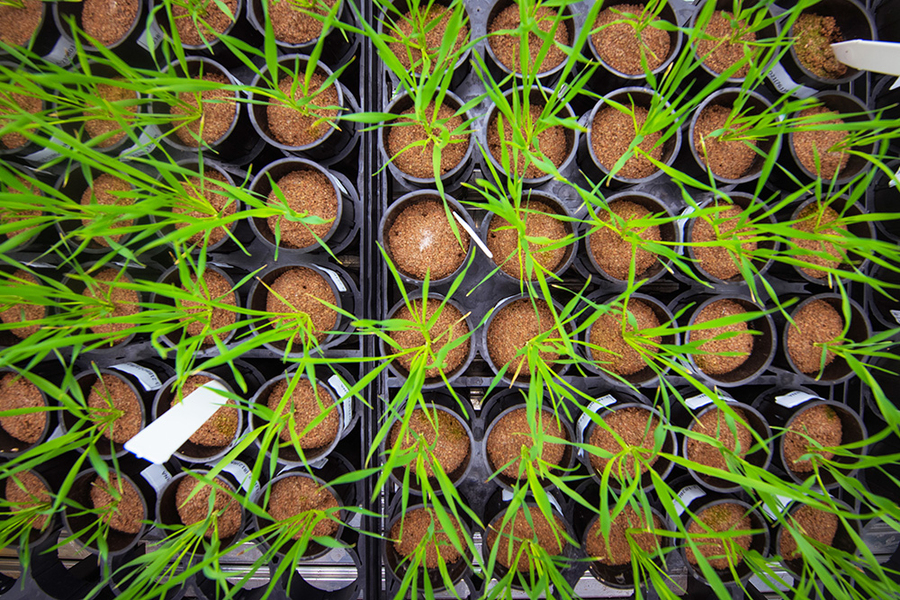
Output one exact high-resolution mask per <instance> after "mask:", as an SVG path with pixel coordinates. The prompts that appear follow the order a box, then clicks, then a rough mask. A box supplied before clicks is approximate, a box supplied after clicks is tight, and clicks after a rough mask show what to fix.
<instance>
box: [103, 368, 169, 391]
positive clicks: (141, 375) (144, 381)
mask: <svg viewBox="0 0 900 600" xmlns="http://www.w3.org/2000/svg"><path fill="white" fill-rule="evenodd" d="M110 369H115V370H116V371H122V372H123V373H128V374H129V375H131V376H133V377H134V378H135V379H137V380H138V381H139V382H140V384H141V387H143V388H144V389H145V390H146V391H148V392H151V391H153V390H158V389H159V388H161V387H162V382H161V381H160V380H159V377H157V376H156V373H154V372H153V371H152V370H150V369H148V368H147V367H144V366H141V365H139V364H137V363H132V362H128V363H119V364H117V365H113V366H111V367H110Z"/></svg>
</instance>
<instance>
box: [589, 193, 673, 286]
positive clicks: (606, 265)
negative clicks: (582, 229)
mask: <svg viewBox="0 0 900 600" xmlns="http://www.w3.org/2000/svg"><path fill="white" fill-rule="evenodd" d="M609 211H610V212H612V213H613V214H615V215H616V216H617V217H619V218H620V219H622V220H624V221H625V225H624V227H626V228H627V227H628V224H629V223H630V222H631V221H634V220H636V219H645V218H648V217H650V216H651V214H650V211H649V210H647V209H646V208H644V207H643V206H641V205H640V204H637V203H635V202H630V201H628V200H616V201H614V202H611V203H610V204H609ZM597 220H598V221H602V222H603V223H609V224H610V225H611V227H607V226H601V227H600V228H599V229H598V230H597V231H595V232H593V233H592V234H591V235H590V237H589V238H588V244H589V246H590V251H591V254H593V256H594V261H596V263H597V266H599V267H600V268H601V269H602V270H603V271H604V272H605V273H606V274H607V275H609V276H610V277H613V278H615V279H622V280H624V279H628V270H629V268H630V266H631V260H632V241H631V239H629V237H626V236H625V235H623V233H620V232H619V231H618V230H617V225H616V219H613V217H612V215H611V214H609V212H606V211H599V212H598V213H597ZM633 233H634V235H636V236H638V237H639V238H640V239H641V240H643V241H647V242H658V241H661V240H662V232H661V231H660V228H659V226H658V225H650V226H648V227H641V228H640V229H638V230H636V231H634V232H633ZM656 264H657V260H656V254H654V253H652V252H649V251H648V250H645V249H644V248H641V247H638V248H636V249H635V251H634V275H635V279H640V278H641V277H642V276H645V275H647V274H648V273H647V271H648V270H649V269H650V268H651V267H653V266H655V265H656Z"/></svg>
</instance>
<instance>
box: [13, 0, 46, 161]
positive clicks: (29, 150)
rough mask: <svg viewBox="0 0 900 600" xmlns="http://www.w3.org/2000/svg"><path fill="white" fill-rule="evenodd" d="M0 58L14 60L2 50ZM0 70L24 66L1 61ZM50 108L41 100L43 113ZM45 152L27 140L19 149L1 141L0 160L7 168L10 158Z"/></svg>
mask: <svg viewBox="0 0 900 600" xmlns="http://www.w3.org/2000/svg"><path fill="white" fill-rule="evenodd" d="M42 6H43V11H44V13H45V17H44V21H46V20H47V18H46V13H47V11H49V10H50V8H49V7H48V5H47V4H42ZM53 28H54V30H55V29H56V26H55V25H53ZM0 57H2V58H12V57H7V56H6V55H4V54H3V51H2V50H0ZM0 68H2V69H9V71H10V72H12V73H15V72H17V71H22V70H23V65H21V64H18V63H17V62H12V61H10V60H2V61H0ZM3 79H4V83H6V82H7V78H6V77H3ZM22 91H23V92H27V90H22ZM12 99H13V98H10V101H11V100H12ZM49 108H50V103H48V102H47V101H46V100H45V99H43V98H41V112H43V111H46V110H48V109H49ZM8 133H12V132H7V134H8ZM4 137H5V136H4ZM45 150H46V149H45V148H43V147H42V146H41V144H39V143H37V142H34V141H31V140H29V139H27V138H26V139H25V143H24V144H23V145H21V146H19V147H17V148H10V147H7V146H6V144H5V143H3V141H2V140H0V158H3V162H4V166H6V167H11V166H12V165H10V163H8V162H7V159H8V158H9V157H15V158H16V159H17V160H29V155H35V156H38V157H39V156H40V155H41V154H42V153H44V152H45ZM32 160H34V159H32Z"/></svg>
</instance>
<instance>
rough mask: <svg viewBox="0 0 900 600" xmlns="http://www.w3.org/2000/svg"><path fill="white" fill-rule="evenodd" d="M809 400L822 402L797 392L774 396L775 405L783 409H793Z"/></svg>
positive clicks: (814, 397)
mask: <svg viewBox="0 0 900 600" xmlns="http://www.w3.org/2000/svg"><path fill="white" fill-rule="evenodd" d="M810 400H822V398H819V397H818V396H813V395H812V394H807V393H806V392H801V391H799V390H797V391H793V392H790V393H788V394H783V395H781V396H775V404H777V405H779V406H783V407H785V408H794V407H795V406H798V405H800V404H803V403H804V402H809V401H810Z"/></svg>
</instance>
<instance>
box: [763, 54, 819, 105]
mask: <svg viewBox="0 0 900 600" xmlns="http://www.w3.org/2000/svg"><path fill="white" fill-rule="evenodd" d="M768 77H769V81H771V82H772V85H774V86H775V89H777V90H778V91H779V92H781V93H782V94H786V93H788V92H791V91H793V95H794V96H796V97H797V98H809V97H810V96H813V95H815V93H816V90H814V89H812V88H810V87H806V86H805V85H800V84H799V83H797V82H796V81H794V80H793V79H791V76H790V75H788V72H787V71H786V70H785V68H784V67H782V66H781V63H775V64H774V65H772V68H771V70H769V75H768Z"/></svg>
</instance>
